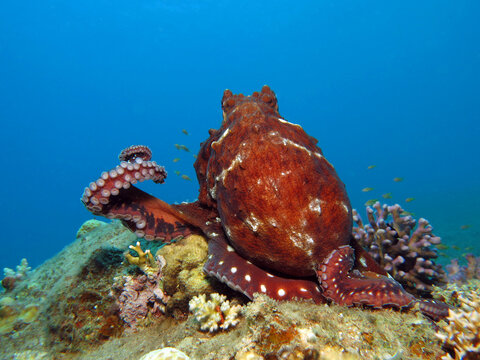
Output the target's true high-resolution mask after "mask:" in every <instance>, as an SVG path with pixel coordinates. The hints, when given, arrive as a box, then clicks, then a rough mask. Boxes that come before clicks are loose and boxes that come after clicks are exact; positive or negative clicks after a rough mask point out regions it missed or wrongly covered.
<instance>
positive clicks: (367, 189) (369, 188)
mask: <svg viewBox="0 0 480 360" xmlns="http://www.w3.org/2000/svg"><path fill="white" fill-rule="evenodd" d="M372 190H373V188H371V187H366V188H363V189H362V191H363V192H369V191H372Z"/></svg>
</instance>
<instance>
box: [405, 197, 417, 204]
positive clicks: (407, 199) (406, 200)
mask: <svg viewBox="0 0 480 360" xmlns="http://www.w3.org/2000/svg"><path fill="white" fill-rule="evenodd" d="M413 200H415V198H413V197H411V198H406V199H405V202H407V203H409V202H412V201H413Z"/></svg>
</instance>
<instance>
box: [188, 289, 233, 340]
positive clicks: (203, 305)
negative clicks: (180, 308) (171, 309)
mask: <svg viewBox="0 0 480 360" xmlns="http://www.w3.org/2000/svg"><path fill="white" fill-rule="evenodd" d="M189 305H190V311H191V312H193V314H194V315H195V318H196V319H197V321H198V322H199V323H200V329H201V330H208V331H210V332H214V331H216V330H218V328H219V327H220V328H221V329H223V330H226V329H228V328H229V327H230V326H232V327H233V326H235V325H237V324H238V322H239V321H240V320H239V319H238V313H239V311H240V309H241V308H242V307H241V306H240V305H234V306H231V305H230V301H228V300H227V297H226V296H225V295H220V294H218V293H213V294H210V300H208V301H207V299H206V295H205V294H202V295H199V296H194V297H193V298H192V300H190V303H189Z"/></svg>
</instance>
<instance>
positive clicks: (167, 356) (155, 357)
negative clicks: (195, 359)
mask: <svg viewBox="0 0 480 360" xmlns="http://www.w3.org/2000/svg"><path fill="white" fill-rule="evenodd" d="M140 360H190V358H189V357H188V355H186V354H185V353H183V352H181V351H180V350H177V349H175V348H172V347H166V348H163V349H158V350H153V351H150V352H149V353H148V354H145V355H143V356H142V357H141V358H140Z"/></svg>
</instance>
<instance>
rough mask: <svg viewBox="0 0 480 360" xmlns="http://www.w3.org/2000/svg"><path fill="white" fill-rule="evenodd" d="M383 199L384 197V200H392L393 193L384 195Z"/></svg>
mask: <svg viewBox="0 0 480 360" xmlns="http://www.w3.org/2000/svg"><path fill="white" fill-rule="evenodd" d="M382 197H383V198H384V199H391V198H392V193H386V194H383V195H382Z"/></svg>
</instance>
